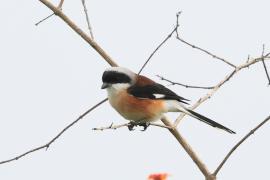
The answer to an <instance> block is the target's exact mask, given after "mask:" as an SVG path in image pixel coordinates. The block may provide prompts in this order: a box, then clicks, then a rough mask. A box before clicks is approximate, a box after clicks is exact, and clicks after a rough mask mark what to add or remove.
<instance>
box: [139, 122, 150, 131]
mask: <svg viewBox="0 0 270 180" xmlns="http://www.w3.org/2000/svg"><path fill="white" fill-rule="evenodd" d="M138 126H142V127H143V130H141V131H145V130H146V129H147V128H148V126H150V123H149V122H144V123H139V124H138Z"/></svg>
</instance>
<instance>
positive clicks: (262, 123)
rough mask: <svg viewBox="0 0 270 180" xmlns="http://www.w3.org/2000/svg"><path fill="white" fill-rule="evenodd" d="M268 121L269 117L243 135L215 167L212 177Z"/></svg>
mask: <svg viewBox="0 0 270 180" xmlns="http://www.w3.org/2000/svg"><path fill="white" fill-rule="evenodd" d="M269 120H270V116H268V117H267V118H266V119H264V120H263V121H262V122H261V123H260V124H259V125H257V126H256V127H255V128H254V129H252V130H251V131H250V132H249V133H248V134H247V135H245V136H244V137H243V138H242V139H241V140H240V141H239V142H238V143H237V144H236V145H235V146H234V147H233V148H232V149H231V150H230V151H229V153H228V154H227V155H226V156H225V158H224V159H223V161H222V162H221V163H220V165H219V166H218V167H217V169H216V170H215V172H214V173H213V175H215V176H216V175H217V174H218V172H219V171H220V169H221V168H222V167H223V165H224V164H225V163H226V162H227V160H228V159H229V157H230V156H231V155H232V153H233V152H234V151H235V150H236V149H237V148H238V147H239V146H240V145H241V144H242V143H243V142H244V141H245V140H247V139H248V138H249V137H250V136H251V135H252V134H254V133H255V131H257V130H258V129H259V128H260V127H262V126H263V125H264V124H265V123H267V122H268V121H269Z"/></svg>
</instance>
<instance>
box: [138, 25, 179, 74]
mask: <svg viewBox="0 0 270 180" xmlns="http://www.w3.org/2000/svg"><path fill="white" fill-rule="evenodd" d="M176 29H177V27H175V28H174V29H173V30H172V32H170V34H169V35H168V36H167V37H166V38H165V39H164V40H163V41H162V42H161V43H160V44H159V45H158V46H157V48H156V49H155V50H154V51H153V52H152V53H151V54H150V56H149V57H148V58H147V60H146V61H145V63H144V64H143V66H142V67H141V69H140V70H139V72H138V74H141V72H142V70H143V69H144V68H145V66H146V65H147V63H148V62H149V61H150V60H151V58H152V57H153V56H154V54H155V53H156V52H157V51H158V50H159V48H160V47H161V46H162V45H163V44H165V43H166V41H168V40H169V39H170V38H171V37H172V34H173V33H174V32H175V31H176Z"/></svg>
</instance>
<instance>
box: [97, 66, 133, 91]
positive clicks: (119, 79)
mask: <svg viewBox="0 0 270 180" xmlns="http://www.w3.org/2000/svg"><path fill="white" fill-rule="evenodd" d="M136 76H137V74H135V73H134V72H132V71H130V70H129V69H127V68H123V67H110V68H108V69H106V70H105V71H104V73H103V75H102V82H103V84H102V87H101V89H107V90H121V89H127V88H129V87H130V86H132V85H133V84H135V81H136Z"/></svg>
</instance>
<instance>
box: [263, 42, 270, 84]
mask: <svg viewBox="0 0 270 180" xmlns="http://www.w3.org/2000/svg"><path fill="white" fill-rule="evenodd" d="M264 48H265V46H264V44H263V50H262V63H263V68H264V70H265V74H266V77H267V80H268V85H270V77H269V74H268V70H267V67H266V64H265V62H264Z"/></svg>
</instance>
